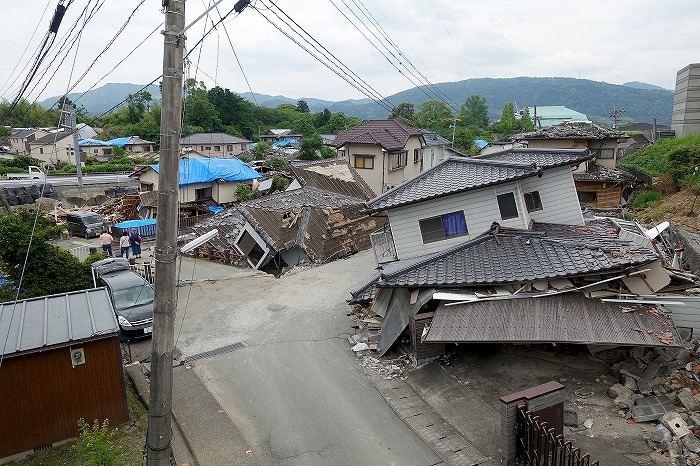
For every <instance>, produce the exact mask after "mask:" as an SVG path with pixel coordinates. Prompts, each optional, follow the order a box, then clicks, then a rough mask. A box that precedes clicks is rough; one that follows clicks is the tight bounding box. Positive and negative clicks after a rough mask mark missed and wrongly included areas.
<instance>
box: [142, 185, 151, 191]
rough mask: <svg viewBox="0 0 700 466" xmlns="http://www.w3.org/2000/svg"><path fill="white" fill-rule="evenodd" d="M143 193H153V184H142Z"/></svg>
mask: <svg viewBox="0 0 700 466" xmlns="http://www.w3.org/2000/svg"><path fill="white" fill-rule="evenodd" d="M141 191H153V183H141Z"/></svg>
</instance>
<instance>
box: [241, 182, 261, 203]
mask: <svg viewBox="0 0 700 466" xmlns="http://www.w3.org/2000/svg"><path fill="white" fill-rule="evenodd" d="M260 196H262V193H261V192H260V191H253V188H251V187H250V186H248V185H247V184H239V185H238V187H237V188H236V198H238V200H239V201H240V202H245V201H251V200H253V199H257V198H259V197H260Z"/></svg>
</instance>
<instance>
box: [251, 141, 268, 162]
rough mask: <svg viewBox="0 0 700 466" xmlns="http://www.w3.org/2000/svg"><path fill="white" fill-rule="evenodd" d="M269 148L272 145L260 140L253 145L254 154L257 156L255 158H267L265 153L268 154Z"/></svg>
mask: <svg viewBox="0 0 700 466" xmlns="http://www.w3.org/2000/svg"><path fill="white" fill-rule="evenodd" d="M268 150H270V145H269V144H268V143H266V142H264V141H260V142H259V143H257V144H256V145H255V147H253V149H252V150H251V152H252V153H253V156H255V160H262V159H264V158H265V154H267V151H268Z"/></svg>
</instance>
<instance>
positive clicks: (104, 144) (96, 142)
mask: <svg viewBox="0 0 700 466" xmlns="http://www.w3.org/2000/svg"><path fill="white" fill-rule="evenodd" d="M83 144H100V145H102V146H109V145H111V144H109V143H107V142H105V141H100V140H98V139H91V138H87V139H81V140H80V141H78V146H82V145H83Z"/></svg>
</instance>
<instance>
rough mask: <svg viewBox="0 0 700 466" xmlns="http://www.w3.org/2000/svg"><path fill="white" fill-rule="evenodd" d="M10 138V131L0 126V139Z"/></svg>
mask: <svg viewBox="0 0 700 466" xmlns="http://www.w3.org/2000/svg"><path fill="white" fill-rule="evenodd" d="M10 136H12V130H11V129H10V128H8V127H7V126H0V138H9V137H10Z"/></svg>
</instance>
